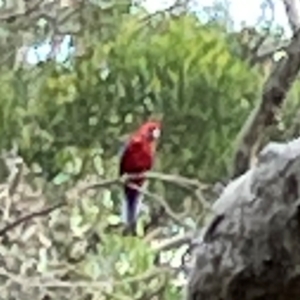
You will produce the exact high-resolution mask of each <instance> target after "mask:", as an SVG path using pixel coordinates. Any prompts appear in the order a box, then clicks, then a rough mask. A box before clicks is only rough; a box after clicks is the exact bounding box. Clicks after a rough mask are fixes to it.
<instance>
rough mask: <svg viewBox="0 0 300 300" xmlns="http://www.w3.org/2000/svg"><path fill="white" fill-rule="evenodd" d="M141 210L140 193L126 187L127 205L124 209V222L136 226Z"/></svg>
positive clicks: (125, 204)
mask: <svg viewBox="0 0 300 300" xmlns="http://www.w3.org/2000/svg"><path fill="white" fill-rule="evenodd" d="M138 208H139V192H138V191H137V190H135V189H133V188H130V187H125V203H124V207H123V214H124V222H125V224H126V225H134V224H135V223H136V220H137V215H138Z"/></svg>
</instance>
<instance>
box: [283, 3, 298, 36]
mask: <svg viewBox="0 0 300 300" xmlns="http://www.w3.org/2000/svg"><path fill="white" fill-rule="evenodd" d="M282 1H283V4H284V7H285V11H286V15H287V17H288V21H289V24H290V26H291V29H292V31H293V32H296V31H297V30H298V29H299V28H300V14H299V1H296V0H282ZM297 2H298V5H297Z"/></svg>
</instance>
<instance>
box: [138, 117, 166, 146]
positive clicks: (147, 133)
mask: <svg viewBox="0 0 300 300" xmlns="http://www.w3.org/2000/svg"><path fill="white" fill-rule="evenodd" d="M137 134H138V135H140V136H142V137H143V138H146V139H147V140H148V141H149V142H154V141H156V140H158V139H159V137H160V135H161V122H159V121H148V122H146V123H144V124H143V125H142V126H141V127H140V128H139V129H138V132H137Z"/></svg>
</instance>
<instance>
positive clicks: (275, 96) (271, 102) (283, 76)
mask: <svg viewBox="0 0 300 300" xmlns="http://www.w3.org/2000/svg"><path fill="white" fill-rule="evenodd" d="M286 52H287V56H286V57H284V58H282V59H281V60H280V61H279V62H278V64H277V66H276V67H275V68H274V70H273V72H272V73H271V75H270V77H269V78H268V79H267V81H266V83H265V85H264V88H263V95H262V99H261V101H260V102H259V103H258V104H257V106H256V107H255V109H254V110H253V112H252V113H251V115H250V116H249V118H248V120H247V122H246V123H245V124H244V126H243V128H242V130H241V132H240V134H239V136H238V138H237V146H236V149H235V154H234V159H233V166H232V170H231V178H234V177H237V176H239V175H241V174H243V173H244V172H245V171H246V170H247V169H248V167H249V163H250V161H251V156H252V155H253V153H254V149H255V147H256V145H257V143H260V140H261V137H262V134H263V133H264V132H265V130H266V128H268V127H270V126H271V125H274V124H276V113H277V111H278V110H279V109H280V108H281V106H282V103H283V101H284V99H285V97H286V94H287V92H288V91H289V89H290V87H291V85H292V84H293V83H294V81H295V79H296V76H297V74H298V71H299V69H300V30H299V31H297V32H296V33H295V34H294V36H293V38H292V40H291V42H290V44H289V46H288V47H287V49H286Z"/></svg>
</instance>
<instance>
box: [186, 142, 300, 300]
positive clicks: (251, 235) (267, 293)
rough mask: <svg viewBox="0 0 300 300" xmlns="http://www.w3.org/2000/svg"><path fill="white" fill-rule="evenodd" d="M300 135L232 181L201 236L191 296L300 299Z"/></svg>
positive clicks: (205, 299)
mask: <svg viewBox="0 0 300 300" xmlns="http://www.w3.org/2000/svg"><path fill="white" fill-rule="evenodd" d="M299 183H300V138H298V139H297V140H294V141H292V142H289V143H286V144H279V143H271V144H269V145H267V146H266V147H265V148H264V149H263V151H262V152H261V153H260V154H259V157H258V164H257V165H256V166H255V167H253V168H251V169H250V170H249V171H248V172H247V173H245V174H244V175H242V176H241V177H239V178H238V179H236V180H234V181H233V182H232V183H230V184H229V185H228V186H227V187H226V188H225V190H224V192H223V194H222V195H221V197H220V198H219V199H218V200H217V201H216V202H215V204H214V211H215V217H214V218H213V220H212V221H211V223H210V224H209V225H208V227H207V228H206V230H205V233H204V235H203V236H202V237H201V239H200V243H199V245H198V246H197V250H196V254H195V264H194V269H193V272H192V274H191V277H190V280H189V285H188V293H187V294H188V295H187V299H188V300H299V299H300V268H299V266H300V198H299V192H300V184H299Z"/></svg>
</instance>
